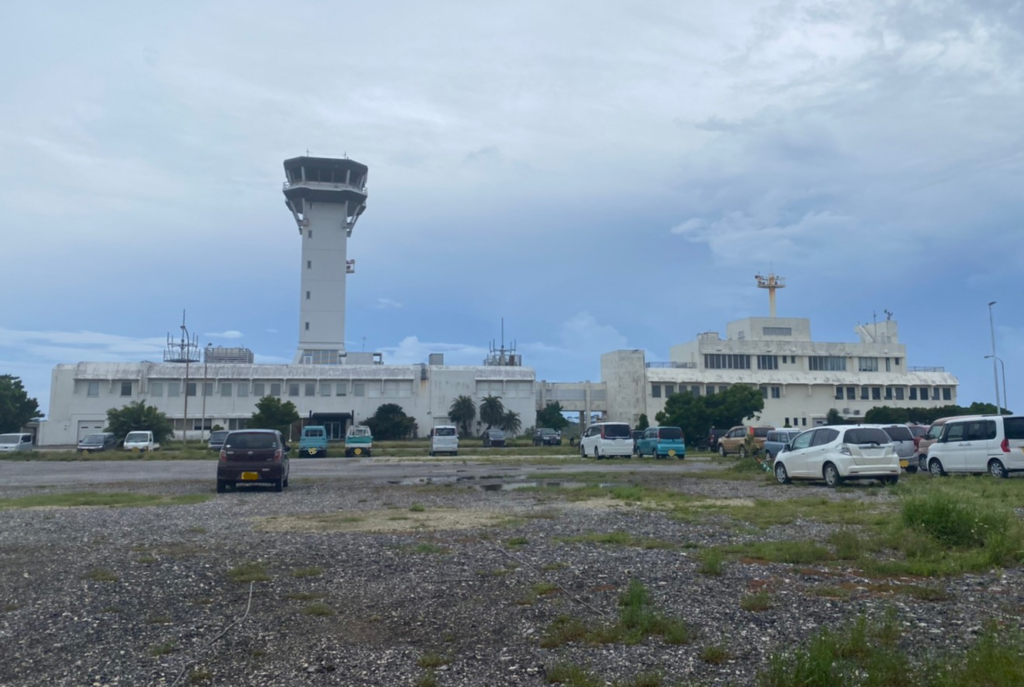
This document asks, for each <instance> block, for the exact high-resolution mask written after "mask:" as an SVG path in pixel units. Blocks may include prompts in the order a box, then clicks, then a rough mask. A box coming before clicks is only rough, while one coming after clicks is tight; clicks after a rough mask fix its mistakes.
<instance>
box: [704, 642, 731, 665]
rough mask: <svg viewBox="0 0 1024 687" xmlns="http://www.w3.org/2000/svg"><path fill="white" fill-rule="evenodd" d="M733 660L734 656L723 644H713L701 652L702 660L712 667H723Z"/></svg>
mask: <svg viewBox="0 0 1024 687" xmlns="http://www.w3.org/2000/svg"><path fill="white" fill-rule="evenodd" d="M730 658H732V654H730V653H729V650H728V649H726V648H725V647H724V646H722V645H721V644H712V645H710V646H706V647H704V648H703V649H701V650H700V660H702V661H704V662H705V663H710V664H712V665H716V666H717V665H721V664H723V663H725V662H726V661H728V660H729V659H730Z"/></svg>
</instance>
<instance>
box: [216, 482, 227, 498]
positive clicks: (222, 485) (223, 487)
mask: <svg viewBox="0 0 1024 687" xmlns="http://www.w3.org/2000/svg"><path fill="white" fill-rule="evenodd" d="M227 490H228V485H227V482H225V481H224V480H222V479H219V480H217V493H218V494H223V493H224V492H226V491H227Z"/></svg>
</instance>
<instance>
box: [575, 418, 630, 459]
mask: <svg viewBox="0 0 1024 687" xmlns="http://www.w3.org/2000/svg"><path fill="white" fill-rule="evenodd" d="M580 455H581V456H583V457H584V458H588V457H592V458H611V457H615V456H618V457H620V458H632V457H633V433H632V432H631V431H630V429H629V425H627V424H626V423H625V422H598V423H596V424H593V425H590V426H589V427H587V431H586V432H584V433H583V436H581V437H580Z"/></svg>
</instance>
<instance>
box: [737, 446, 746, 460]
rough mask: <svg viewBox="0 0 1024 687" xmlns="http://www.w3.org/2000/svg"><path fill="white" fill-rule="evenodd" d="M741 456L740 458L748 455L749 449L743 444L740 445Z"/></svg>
mask: <svg viewBox="0 0 1024 687" xmlns="http://www.w3.org/2000/svg"><path fill="white" fill-rule="evenodd" d="M739 456H740V458H746V457H747V449H746V448H744V447H743V446H740V450H739Z"/></svg>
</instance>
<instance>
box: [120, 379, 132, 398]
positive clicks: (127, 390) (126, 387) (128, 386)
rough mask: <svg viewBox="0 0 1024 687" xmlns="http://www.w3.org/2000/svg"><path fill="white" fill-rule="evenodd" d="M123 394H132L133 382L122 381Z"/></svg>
mask: <svg viewBox="0 0 1024 687" xmlns="http://www.w3.org/2000/svg"><path fill="white" fill-rule="evenodd" d="M121 395H122V396H131V395H132V383H131V382H121Z"/></svg>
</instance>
